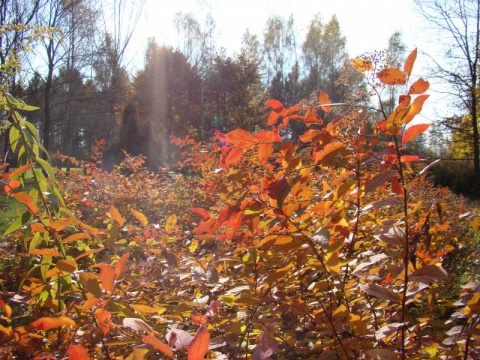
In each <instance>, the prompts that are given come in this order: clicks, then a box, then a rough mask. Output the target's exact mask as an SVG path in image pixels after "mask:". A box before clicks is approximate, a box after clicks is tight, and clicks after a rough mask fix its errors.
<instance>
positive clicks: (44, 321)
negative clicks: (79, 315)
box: [32, 316, 76, 331]
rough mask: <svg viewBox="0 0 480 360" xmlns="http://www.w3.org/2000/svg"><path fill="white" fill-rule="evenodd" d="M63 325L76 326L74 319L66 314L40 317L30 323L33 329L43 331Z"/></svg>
mask: <svg viewBox="0 0 480 360" xmlns="http://www.w3.org/2000/svg"><path fill="white" fill-rule="evenodd" d="M63 325H71V326H76V324H75V321H73V320H72V319H70V318H69V317H66V316H60V317H58V318H51V317H42V318H40V319H38V320H35V321H34V322H33V323H32V326H33V327H34V328H35V329H37V330H44V331H47V330H51V329H56V328H59V327H61V326H63Z"/></svg>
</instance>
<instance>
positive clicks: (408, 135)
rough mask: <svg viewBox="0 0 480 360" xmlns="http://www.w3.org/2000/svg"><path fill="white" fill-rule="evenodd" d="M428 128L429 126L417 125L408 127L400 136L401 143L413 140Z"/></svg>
mask: <svg viewBox="0 0 480 360" xmlns="http://www.w3.org/2000/svg"><path fill="white" fill-rule="evenodd" d="M429 127H430V124H418V125H412V126H410V127H409V128H408V129H407V130H405V132H404V134H403V136H402V143H406V142H407V141H413V140H415V138H416V137H417V136H418V135H420V134H422V133H423V132H425V131H426V130H427V129H428V128H429Z"/></svg>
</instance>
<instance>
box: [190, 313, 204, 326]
mask: <svg viewBox="0 0 480 360" xmlns="http://www.w3.org/2000/svg"><path fill="white" fill-rule="evenodd" d="M190 319H192V321H193V322H194V323H195V324H199V325H205V324H206V323H207V322H208V320H207V319H206V318H205V316H198V315H194V314H192V315H191V316H190Z"/></svg>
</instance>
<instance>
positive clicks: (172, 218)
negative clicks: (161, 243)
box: [165, 214, 177, 234]
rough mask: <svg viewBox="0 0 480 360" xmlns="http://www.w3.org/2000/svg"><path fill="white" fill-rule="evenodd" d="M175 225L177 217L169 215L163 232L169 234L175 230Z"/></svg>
mask: <svg viewBox="0 0 480 360" xmlns="http://www.w3.org/2000/svg"><path fill="white" fill-rule="evenodd" d="M176 224H177V215H175V214H172V215H170V216H169V217H168V219H167V223H166V224H165V231H166V232H167V233H169V234H170V233H171V232H172V231H173V230H175V225H176Z"/></svg>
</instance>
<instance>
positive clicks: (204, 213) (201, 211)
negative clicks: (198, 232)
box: [190, 208, 210, 220]
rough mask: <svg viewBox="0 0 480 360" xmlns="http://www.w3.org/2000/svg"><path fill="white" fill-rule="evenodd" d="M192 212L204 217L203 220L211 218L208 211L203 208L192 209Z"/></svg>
mask: <svg viewBox="0 0 480 360" xmlns="http://www.w3.org/2000/svg"><path fill="white" fill-rule="evenodd" d="M190 210H191V211H193V212H194V213H195V214H198V215H200V216H201V217H202V220H207V219H209V218H210V215H209V214H208V211H207V210H205V209H202V208H191V209H190Z"/></svg>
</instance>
